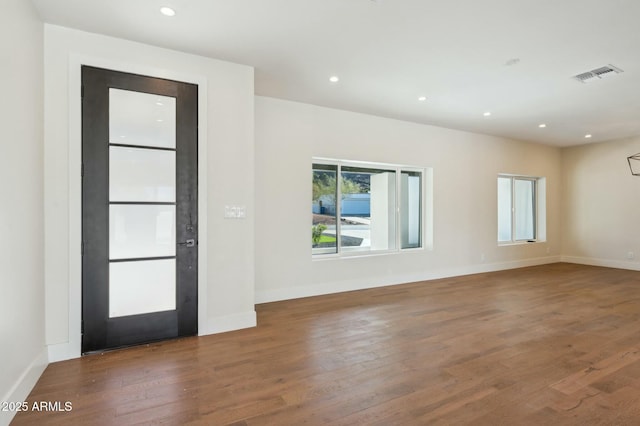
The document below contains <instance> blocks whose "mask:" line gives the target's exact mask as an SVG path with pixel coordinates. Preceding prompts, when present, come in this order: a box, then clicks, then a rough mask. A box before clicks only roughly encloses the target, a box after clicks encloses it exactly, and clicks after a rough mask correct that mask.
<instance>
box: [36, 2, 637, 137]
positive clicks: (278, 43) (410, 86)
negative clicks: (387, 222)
mask: <svg viewBox="0 0 640 426" xmlns="http://www.w3.org/2000/svg"><path fill="white" fill-rule="evenodd" d="M33 2H34V4H35V5H36V7H37V8H38V10H39V11H40V13H41V16H42V18H43V20H44V21H45V22H49V23H53V24H57V25H63V26H66V27H71V28H77V29H81V30H85V31H90V32H95V33H101V34H106V35H110V36H115V37H120V38H125V39H129V40H135V41H140V42H143V43H148V44H152V45H156V46H162V47H167V48H171V49H176V50H181V51H185V52H191V53H195V54H199V55H203V56H208V57H212V58H218V59H223V60H227V61H232V62H237V63H242V64H247V65H251V66H254V67H255V70H256V72H255V76H256V77H255V79H256V81H255V91H256V94H258V95H264V96H272V97H277V98H284V99H291V100H295V101H300V102H306V103H311V104H316V105H323V106H328V107H332V108H339V109H345V110H350V111H358V112H363V113H368V114H375V115H380V116H384V117H391V118H397V119H401V120H407V121H413V122H418V123H426V124H434V125H437V126H444V127H450V128H455V129H462V130H469V131H473V132H479V133H486V134H492V135H499V136H506V137H509V138H514V139H520V140H526V141H534V142H540V143H545V144H549V145H556V146H570V145H577V144H583V143H586V142H598V141H604V140H611V139H618V138H624V137H629V136H635V135H640V1H639V0H482V1H480V0H448V1H447V0H438V1H436V0H378V1H373V0H135V1H132V0H33ZM165 5H167V6H171V7H173V8H174V9H175V10H176V12H177V14H176V16H174V17H172V18H168V17H165V16H163V15H161V14H160V13H159V8H160V7H161V6H165ZM515 58H518V59H519V62H518V63H517V64H515V65H510V66H509V65H506V63H507V62H508V61H509V60H511V59H515ZM607 64H612V65H614V66H617V67H619V68H621V69H622V70H624V72H623V73H621V74H617V75H614V76H612V77H609V78H606V79H602V80H598V81H595V82H592V83H588V84H584V83H580V82H577V81H575V80H572V79H571V77H572V76H574V75H576V74H579V73H582V72H585V71H589V70H592V69H595V68H598V67H601V66H604V65H607ZM334 74H335V75H337V76H339V77H340V81H339V82H338V83H335V84H333V83H330V82H329V80H328V79H329V77H330V76H331V75H334ZM422 95H424V96H427V100H426V101H424V102H420V101H418V97H419V96H422ZM485 111H491V116H490V117H484V116H483V113H484V112H485ZM540 123H545V124H546V125H547V127H546V128H544V129H542V128H539V127H538V125H539V124H540ZM588 133H589V134H593V137H592V138H591V139H585V137H584V136H585V134H588Z"/></svg>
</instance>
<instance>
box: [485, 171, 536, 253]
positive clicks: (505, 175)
mask: <svg viewBox="0 0 640 426" xmlns="http://www.w3.org/2000/svg"><path fill="white" fill-rule="evenodd" d="M498 178H509V179H511V182H512V185H511V240H509V241H498V246H500V247H502V246H518V245H527V244H536V243H544V242H546V234H547V232H546V223H547V220H546V178H545V177H541V176H527V175H519V174H511V173H499V174H498ZM515 179H518V180H529V181H533V182H534V183H535V185H534V201H533V202H534V215H535V222H534V238H533V239H526V240H516V239H514V237H515V207H514V203H515V185H514V184H513V181H514V180H515ZM496 196H497V194H496ZM496 201H497V197H496ZM496 205H497V203H496ZM496 223H497V222H496ZM496 234H497V232H496Z"/></svg>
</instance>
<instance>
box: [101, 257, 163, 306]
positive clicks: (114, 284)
mask: <svg viewBox="0 0 640 426" xmlns="http://www.w3.org/2000/svg"><path fill="white" fill-rule="evenodd" d="M175 281H176V261H175V259H167V260H147V261H138V262H112V263H110V264H109V317H110V318H114V317H123V316H127V315H137V314H146V313H150V312H160V311H170V310H174V309H176V285H175Z"/></svg>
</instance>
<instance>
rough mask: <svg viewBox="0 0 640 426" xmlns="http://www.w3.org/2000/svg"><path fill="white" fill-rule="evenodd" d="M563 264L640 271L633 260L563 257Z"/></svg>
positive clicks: (639, 265) (637, 264) (639, 267)
mask: <svg viewBox="0 0 640 426" xmlns="http://www.w3.org/2000/svg"><path fill="white" fill-rule="evenodd" d="M560 259H561V262H567V263H577V264H579V265H590V266H604V267H606V268H617V269H629V270H631V271H640V263H638V262H637V261H633V260H627V261H624V260H614V259H598V258H595V257H581V256H562V257H561V258H560Z"/></svg>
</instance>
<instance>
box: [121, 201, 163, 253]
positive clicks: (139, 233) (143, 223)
mask: <svg viewBox="0 0 640 426" xmlns="http://www.w3.org/2000/svg"><path fill="white" fill-rule="evenodd" d="M175 223H176V207H175V206H172V205H135V204H133V205H132V204H112V205H111V206H110V207H109V258H110V259H131V258H142V257H160V256H175V254H176V227H175Z"/></svg>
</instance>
